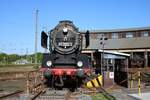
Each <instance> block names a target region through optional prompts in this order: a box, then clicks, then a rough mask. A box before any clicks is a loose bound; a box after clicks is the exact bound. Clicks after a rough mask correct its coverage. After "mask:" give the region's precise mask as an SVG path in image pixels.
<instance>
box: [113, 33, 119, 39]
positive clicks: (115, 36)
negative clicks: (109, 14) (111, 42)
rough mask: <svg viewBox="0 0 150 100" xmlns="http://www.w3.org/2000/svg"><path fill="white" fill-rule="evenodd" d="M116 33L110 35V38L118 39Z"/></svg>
mask: <svg viewBox="0 0 150 100" xmlns="http://www.w3.org/2000/svg"><path fill="white" fill-rule="evenodd" d="M118 37H119V36H118V33H112V36H111V38H112V39H118Z"/></svg>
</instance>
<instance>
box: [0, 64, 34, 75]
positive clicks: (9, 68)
mask: <svg viewBox="0 0 150 100" xmlns="http://www.w3.org/2000/svg"><path fill="white" fill-rule="evenodd" d="M35 69H36V68H35V67H34V65H0V73H2V72H22V71H32V70H35Z"/></svg>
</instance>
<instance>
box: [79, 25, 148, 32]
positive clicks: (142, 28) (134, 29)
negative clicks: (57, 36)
mask: <svg viewBox="0 0 150 100" xmlns="http://www.w3.org/2000/svg"><path fill="white" fill-rule="evenodd" d="M139 30H150V26H147V27H135V28H124V29H108V30H89V31H90V32H93V33H106V32H122V31H123V32H124V31H139ZM86 31H87V30H80V32H81V33H85V32H86Z"/></svg>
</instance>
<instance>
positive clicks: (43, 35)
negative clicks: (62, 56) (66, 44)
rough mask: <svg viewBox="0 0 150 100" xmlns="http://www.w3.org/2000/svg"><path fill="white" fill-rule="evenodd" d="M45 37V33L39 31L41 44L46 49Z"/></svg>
mask: <svg viewBox="0 0 150 100" xmlns="http://www.w3.org/2000/svg"><path fill="white" fill-rule="evenodd" d="M47 38H48V36H47V34H46V33H45V32H44V31H42V32H41V46H42V47H43V48H46V49H47Z"/></svg>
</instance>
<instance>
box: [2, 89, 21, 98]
mask: <svg viewBox="0 0 150 100" xmlns="http://www.w3.org/2000/svg"><path fill="white" fill-rule="evenodd" d="M21 92H23V91H22V90H17V91H15V92H13V93H9V94H6V95H3V96H1V97H0V99H4V98H7V97H10V96H13V95H16V94H18V93H21Z"/></svg>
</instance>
